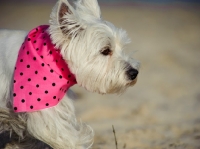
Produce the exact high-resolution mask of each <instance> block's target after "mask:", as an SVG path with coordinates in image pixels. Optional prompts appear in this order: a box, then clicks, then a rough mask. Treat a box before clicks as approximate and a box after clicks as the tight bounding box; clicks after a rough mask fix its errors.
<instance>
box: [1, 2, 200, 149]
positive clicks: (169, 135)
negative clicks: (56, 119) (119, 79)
mask: <svg viewBox="0 0 200 149" xmlns="http://www.w3.org/2000/svg"><path fill="white" fill-rule="evenodd" d="M52 6H53V4H51V3H48V4H44V3H43V4H31V5H30V4H20V3H16V4H14V5H13V4H9V5H8V4H5V3H1V2H0V28H10V29H24V30H30V29H31V28H33V27H35V26H37V25H40V24H47V23H48V18H49V13H50V11H51V7H52ZM102 14H103V18H104V19H106V20H109V21H110V22H113V23H114V24H115V25H116V26H118V27H121V28H124V29H126V30H127V32H128V34H129V36H130V38H131V39H132V43H131V44H130V45H129V46H128V47H127V53H129V54H130V55H132V56H133V57H135V58H136V59H138V60H139V61H140V62H141V63H142V67H141V70H140V74H139V79H138V83H137V84H136V85H135V86H134V87H132V88H130V89H128V90H127V91H126V92H125V93H124V94H122V95H98V94H96V93H89V92H87V91H85V90H84V89H82V88H80V87H78V86H75V87H73V89H74V91H75V93H76V95H77V99H76V100H75V101H74V104H75V107H76V112H77V116H78V117H79V118H80V119H81V120H82V121H84V122H86V123H88V124H89V125H91V126H92V127H93V128H94V131H95V134H96V135H95V142H94V146H93V149H114V148H115V143H114V136H113V133H112V125H114V126H115V131H116V135H117V139H118V148H119V149H124V148H126V149H200V79H199V77H200V6H198V7H195V8H193V7H185V6H184V7H182V6H167V7H165V6H157V5H153V6H146V5H145V6H144V5H139V6H138V5H133V6H129V7H125V6H123V7H119V6H118V7H108V6H102Z"/></svg>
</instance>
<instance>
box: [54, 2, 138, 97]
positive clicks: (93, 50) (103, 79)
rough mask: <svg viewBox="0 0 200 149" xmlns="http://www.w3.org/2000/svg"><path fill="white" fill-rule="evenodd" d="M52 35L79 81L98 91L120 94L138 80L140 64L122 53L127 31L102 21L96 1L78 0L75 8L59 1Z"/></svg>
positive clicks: (91, 89)
mask: <svg viewBox="0 0 200 149" xmlns="http://www.w3.org/2000/svg"><path fill="white" fill-rule="evenodd" d="M50 24H51V25H50V34H51V38H52V41H53V43H54V44H55V45H56V46H57V47H59V48H60V49H61V54H62V55H63V58H64V59H65V60H66V62H67V63H68V65H69V68H70V70H71V71H72V73H74V74H75V76H76V79H77V83H78V84H79V85H80V86H83V87H85V88H86V89H87V90H89V91H92V92H99V93H103V94H104V93H115V92H117V93H119V92H122V91H124V90H125V89H126V88H127V87H129V86H132V85H134V84H135V83H136V80H137V75H138V69H139V63H138V62H137V61H135V60H134V59H132V58H130V57H129V56H127V55H125V53H124V52H123V48H124V46H125V45H126V44H127V43H129V39H128V38H127V35H126V32H125V31H124V30H122V29H118V28H116V27H115V26H114V25H113V24H111V23H109V22H107V21H104V20H102V18H101V14H100V8H99V5H98V2H97V0H78V1H77V2H76V3H75V4H74V7H72V6H71V5H70V4H69V3H68V1H67V0H60V1H58V3H57V5H56V6H55V7H54V9H53V12H52V14H51V21H50Z"/></svg>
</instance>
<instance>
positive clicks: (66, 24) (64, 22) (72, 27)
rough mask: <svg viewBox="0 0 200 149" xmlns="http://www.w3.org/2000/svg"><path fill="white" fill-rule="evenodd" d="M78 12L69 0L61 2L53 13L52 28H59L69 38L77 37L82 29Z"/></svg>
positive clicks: (61, 0)
mask: <svg viewBox="0 0 200 149" xmlns="http://www.w3.org/2000/svg"><path fill="white" fill-rule="evenodd" d="M77 20H78V18H77V17H76V12H75V10H74V8H73V7H72V5H71V4H70V3H69V2H68V0H59V1H58V2H57V4H56V6H55V7H54V9H53V11H52V13H51V20H50V24H51V28H52V29H53V27H56V28H58V29H59V30H60V31H61V32H62V34H63V35H64V36H66V37H68V38H71V37H72V36H76V35H77V33H78V32H79V31H80V30H81V29H82V28H81V27H80V25H79V21H77Z"/></svg>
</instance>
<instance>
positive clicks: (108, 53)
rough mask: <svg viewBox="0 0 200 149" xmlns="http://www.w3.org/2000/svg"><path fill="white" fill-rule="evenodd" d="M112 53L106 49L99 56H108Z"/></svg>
mask: <svg viewBox="0 0 200 149" xmlns="http://www.w3.org/2000/svg"><path fill="white" fill-rule="evenodd" d="M111 53H112V51H111V50H110V48H106V49H104V50H103V51H101V54H103V55H105V56H107V55H110V54H111Z"/></svg>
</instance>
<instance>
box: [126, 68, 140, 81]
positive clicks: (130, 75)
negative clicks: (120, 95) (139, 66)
mask: <svg viewBox="0 0 200 149" xmlns="http://www.w3.org/2000/svg"><path fill="white" fill-rule="evenodd" d="M126 73H127V76H128V79H129V80H134V79H135V78H136V77H137V75H138V71H137V70H136V69H133V68H131V69H129V70H128V71H127V72H126Z"/></svg>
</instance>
